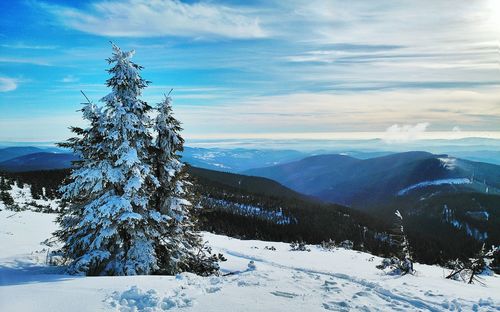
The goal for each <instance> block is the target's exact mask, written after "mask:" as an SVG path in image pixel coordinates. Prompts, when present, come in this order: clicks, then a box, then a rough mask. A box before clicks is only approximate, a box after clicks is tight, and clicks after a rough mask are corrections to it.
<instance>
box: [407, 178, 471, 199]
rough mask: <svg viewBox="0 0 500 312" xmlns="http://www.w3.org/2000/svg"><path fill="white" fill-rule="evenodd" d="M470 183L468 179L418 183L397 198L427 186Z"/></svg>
mask: <svg viewBox="0 0 500 312" xmlns="http://www.w3.org/2000/svg"><path fill="white" fill-rule="evenodd" d="M471 183H472V181H471V180H470V179H468V178H454V179H440V180H433V181H424V182H420V183H417V184H413V185H410V186H408V187H406V188H404V189H402V190H400V191H399V192H398V196H402V195H405V194H407V193H408V192H410V191H411V190H414V189H418V188H424V187H428V186H435V185H445V184H449V185H458V184H471Z"/></svg>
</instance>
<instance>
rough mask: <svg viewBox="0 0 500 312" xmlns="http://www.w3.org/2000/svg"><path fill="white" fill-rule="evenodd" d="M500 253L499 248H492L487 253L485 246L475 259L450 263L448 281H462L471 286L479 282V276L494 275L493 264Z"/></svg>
mask: <svg viewBox="0 0 500 312" xmlns="http://www.w3.org/2000/svg"><path fill="white" fill-rule="evenodd" d="M499 252H500V248H499V247H495V246H492V247H491V249H490V250H488V251H486V249H485V245H484V244H483V246H482V247H481V249H480V250H479V252H478V253H477V254H476V256H475V257H474V258H469V259H468V260H466V261H460V260H458V259H457V260H455V261H450V262H448V265H447V266H448V268H450V269H451V272H450V274H448V275H447V276H446V278H448V279H454V280H462V281H464V282H467V283H469V284H472V283H473V282H474V281H478V282H479V280H478V275H481V274H486V275H493V272H492V266H491V265H492V262H493V259H494V258H495V257H498V253H499Z"/></svg>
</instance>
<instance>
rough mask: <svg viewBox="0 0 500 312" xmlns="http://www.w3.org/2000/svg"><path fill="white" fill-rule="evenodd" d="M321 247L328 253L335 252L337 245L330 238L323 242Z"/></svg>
mask: <svg viewBox="0 0 500 312" xmlns="http://www.w3.org/2000/svg"><path fill="white" fill-rule="evenodd" d="M319 247H320V248H322V249H324V250H327V251H333V250H335V248H336V247H337V245H336V244H335V241H334V240H332V239H331V238H330V239H329V240H327V241H322V242H321V244H320V245H319Z"/></svg>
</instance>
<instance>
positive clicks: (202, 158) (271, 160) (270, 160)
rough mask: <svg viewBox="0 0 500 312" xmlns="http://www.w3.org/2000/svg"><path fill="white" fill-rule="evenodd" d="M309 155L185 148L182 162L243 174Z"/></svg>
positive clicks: (293, 152)
mask: <svg viewBox="0 0 500 312" xmlns="http://www.w3.org/2000/svg"><path fill="white" fill-rule="evenodd" d="M307 155H308V154H305V153H302V152H298V151H295V150H272V149H262V150H261V149H245V148H235V149H221V148H199V147H185V148H184V151H183V152H182V160H183V161H184V162H186V163H188V164H190V165H192V166H195V167H199V168H205V169H213V170H220V171H227V172H241V171H244V170H248V169H250V168H257V167H264V166H271V165H276V164H281V163H285V162H290V161H293V160H297V159H301V158H304V157H305V156H307Z"/></svg>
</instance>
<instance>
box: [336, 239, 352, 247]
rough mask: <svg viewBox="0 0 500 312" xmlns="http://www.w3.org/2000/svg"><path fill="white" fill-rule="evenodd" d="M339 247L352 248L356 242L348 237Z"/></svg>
mask: <svg viewBox="0 0 500 312" xmlns="http://www.w3.org/2000/svg"><path fill="white" fill-rule="evenodd" d="M339 247H341V248H344V249H352V248H354V243H353V242H352V241H350V240H347V239H346V240H345V241H342V242H340V244H339Z"/></svg>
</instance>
